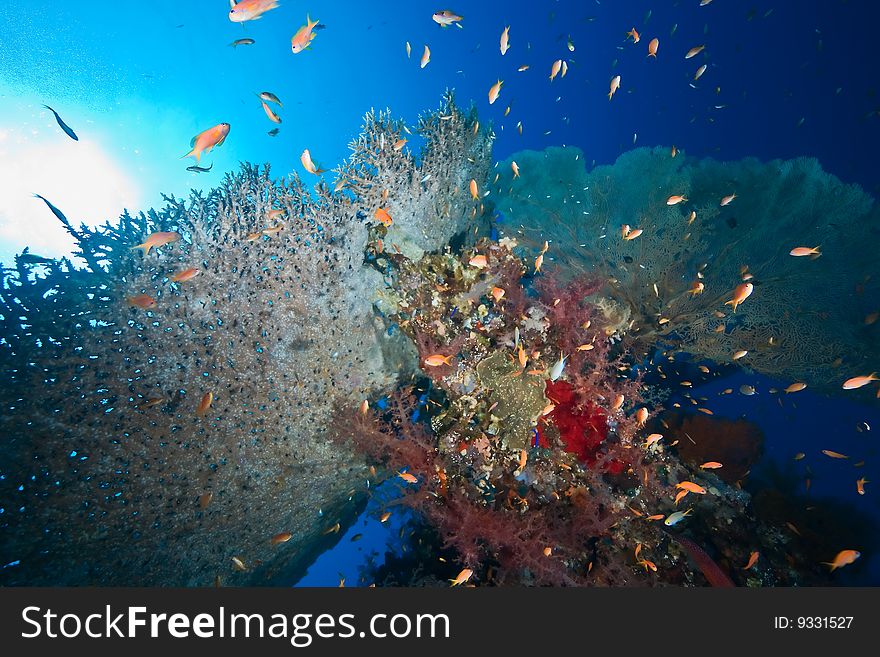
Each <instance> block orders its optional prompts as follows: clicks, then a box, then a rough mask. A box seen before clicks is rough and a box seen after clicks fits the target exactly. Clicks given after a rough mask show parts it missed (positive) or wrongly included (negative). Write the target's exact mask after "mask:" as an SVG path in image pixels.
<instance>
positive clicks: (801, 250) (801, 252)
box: [788, 246, 822, 258]
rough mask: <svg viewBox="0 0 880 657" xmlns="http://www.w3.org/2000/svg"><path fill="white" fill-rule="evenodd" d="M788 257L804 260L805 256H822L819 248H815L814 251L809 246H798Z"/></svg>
mask: <svg viewBox="0 0 880 657" xmlns="http://www.w3.org/2000/svg"><path fill="white" fill-rule="evenodd" d="M788 255H793V256H795V257H801V258H802V257H803V256H813V255H814V256H820V255H822V254H821V253H820V252H819V247H818V246H814V247H813V248H812V249H811V248H810V247H808V246H796V247H795V248H793V249H792V250H791V251H789V252H788Z"/></svg>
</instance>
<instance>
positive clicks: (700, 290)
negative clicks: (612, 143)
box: [493, 148, 880, 395]
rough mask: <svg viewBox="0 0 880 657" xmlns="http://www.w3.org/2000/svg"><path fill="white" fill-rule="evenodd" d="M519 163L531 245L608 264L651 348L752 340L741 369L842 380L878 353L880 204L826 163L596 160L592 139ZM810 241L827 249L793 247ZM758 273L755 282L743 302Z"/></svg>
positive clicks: (510, 219) (572, 259) (508, 195)
mask: <svg viewBox="0 0 880 657" xmlns="http://www.w3.org/2000/svg"><path fill="white" fill-rule="evenodd" d="M510 160H515V161H516V162H517V164H518V166H519V170H520V171H522V175H521V176H519V177H514V176H513V173H512V172H511V171H510V169H511V166H510V161H506V162H504V163H501V164H499V172H500V173H501V176H500V179H499V181H498V183H497V184H496V185H495V187H494V188H493V191H494V192H496V193H497V197H496V198H495V203H496V207H497V209H498V210H499V211H500V212H501V215H502V217H501V221H502V222H501V223H500V224H499V227H500V228H501V229H502V230H503V231H505V232H506V233H507V234H509V235H511V236H516V237H518V238H519V240H520V242H522V243H523V244H525V245H528V246H529V247H531V249H537V248H538V247H539V246H540V245H541V244H543V242H544V241H549V243H550V245H551V249H550V252H549V253H548V254H547V258H548V260H555V261H556V262H558V263H561V264H564V265H565V267H563V268H564V269H568V268H570V269H571V270H572V271H574V272H579V271H586V272H592V273H594V274H596V275H598V276H601V277H602V279H603V281H604V282H605V286H604V287H603V293H605V294H608V295H609V296H611V297H612V298H613V299H614V300H615V301H616V302H617V303H618V304H620V306H622V307H623V308H625V309H626V310H625V312H624V313H622V316H627V315H628V317H629V322H631V324H630V326H629V330H628V339H629V340H632V341H635V343H636V344H640V345H641V346H642V348H643V349H644V350H647V349H651V348H653V347H654V346H655V345H656V344H658V343H659V344H661V345H662V344H666V345H667V346H669V347H670V348H672V349H681V350H682V351H684V352H687V353H690V354H692V355H694V356H695V357H697V358H706V359H711V360H713V361H715V362H719V363H728V362H731V360H732V357H733V355H734V354H736V353H737V352H743V351H744V352H747V354H745V355H744V357H742V359H741V360H739V361H738V363H739V364H740V365H743V366H745V367H750V368H753V369H755V370H757V371H759V372H762V373H765V374H769V375H772V376H776V377H780V378H783V379H788V380H792V381H804V382H807V383H809V384H810V385H811V386H815V387H820V388H826V389H829V390H831V389H837V390H839V389H840V385H841V383H842V381H843V380H844V379H846V378H848V376H849V375H847V374H846V373H847V372H854V373H860V372H861V371H862V370H863V369H864V368H866V367H867V368H868V369H866V370H865V371H871V366H872V364H874V363H876V362H877V361H878V353H880V324H877V323H874V322H873V321H872V320H871V319H870V317H871V316H872V313H875V312H876V311H877V310H878V308H880V275H871V272H875V273H877V272H878V267H877V259H876V249H875V242H876V230H877V225H878V218H880V215H878V212H880V210H878V208H877V206H876V205H874V203H873V201H872V199H871V197H869V196H868V195H867V194H865V193H864V192H863V191H862V190H861V189H860V188H859V187H857V186H855V185H846V184H844V183H842V182H841V181H840V180H838V179H837V178H835V177H834V176H832V175H830V174H828V173H826V172H824V171H823V170H822V168H821V166H820V165H819V163H818V162H817V161H816V160H815V159H810V158H801V159H796V160H790V161H780V160H774V161H771V162H767V163H762V162H759V161H758V160H756V159H754V158H749V159H744V160H741V161H738V162H717V161H714V160H710V159H704V160H698V159H695V158H691V157H686V156H685V155H684V154H683V153H679V154H678V156H677V157H673V156H672V154H671V153H670V151H669V150H668V149H663V148H654V149H647V148H639V149H635V150H632V151H629V152H627V153H624V154H622V155H621V156H620V157H619V158H618V159H617V161H616V162H615V163H614V164H612V165H607V166H597V167H595V168H593V169H592V170H589V171H588V170H587V168H586V163H585V161H584V157H583V154H582V153H581V151H579V150H578V149H576V148H548V149H547V150H546V151H542V152H537V151H523V152H520V153H516V154H514V155H513V156H512V157H511V158H510ZM734 195H735V196H734ZM677 197H683V198H682V199H679V198H677ZM638 231H641V232H638ZM855 236H858V237H859V239H855V240H854V239H853V238H854V237H855ZM799 246H806V247H811V248H812V247H820V248H819V251H820V253H821V256H816V255H814V256H812V257H793V256H791V255H789V252H790V251H791V250H792V249H794V248H795V247H799ZM532 253H534V251H532ZM561 269H562V268H561ZM745 282H748V283H751V284H752V285H753V292H752V294H751V295H750V296H749V297H748V298H747V299H746V300H745V301H744V302H743V303H742V304H741V305H739V307H736V308H735V312H734V307H733V306H732V304H730V303H728V302H729V301H730V300H731V299H732V298H733V295H734V290H735V289H736V288H737V286H739V285H741V284H743V283H745ZM867 394H868V393H866V395H867Z"/></svg>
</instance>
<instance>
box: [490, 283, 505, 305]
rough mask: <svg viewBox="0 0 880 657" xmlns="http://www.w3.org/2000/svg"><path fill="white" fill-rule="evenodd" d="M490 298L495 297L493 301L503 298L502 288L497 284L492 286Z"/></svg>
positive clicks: (496, 301)
mask: <svg viewBox="0 0 880 657" xmlns="http://www.w3.org/2000/svg"><path fill="white" fill-rule="evenodd" d="M492 298H493V299H495V303H498V302H499V301H501V299H503V298H504V288H501V287H498V286H497V285H496V286H495V287H493V288H492Z"/></svg>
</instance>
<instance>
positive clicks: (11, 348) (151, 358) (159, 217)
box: [0, 95, 492, 585]
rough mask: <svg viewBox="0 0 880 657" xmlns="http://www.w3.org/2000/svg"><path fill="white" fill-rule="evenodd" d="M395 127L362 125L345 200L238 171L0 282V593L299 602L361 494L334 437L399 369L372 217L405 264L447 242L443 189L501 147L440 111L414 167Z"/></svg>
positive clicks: (455, 204) (460, 206)
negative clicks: (276, 589)
mask: <svg viewBox="0 0 880 657" xmlns="http://www.w3.org/2000/svg"><path fill="white" fill-rule="evenodd" d="M440 117H443V118H444V120H441V118H440ZM402 128H403V124H402V123H401V122H399V121H395V120H393V119H391V118H390V117H389V116H388V115H387V114H386V113H372V112H371V113H370V114H368V115H367V118H366V123H365V126H364V129H363V132H362V134H361V136H360V137H359V138H358V139H356V140H355V141H354V142H353V144H352V155H351V159H350V160H349V161H348V162H347V163H345V164H343V165H342V166H341V167H340V168H339V170H338V172H339V176H340V178H339V181H338V182H337V185H336V188H335V189H333V190H331V188H330V187H329V186H328V185H326V184H324V183H323V182H321V183H320V184H319V185H318V186H317V188H316V189H314V190H310V189H309V186H308V185H307V184H306V183H305V182H304V181H303V180H301V179H300V178H298V177H297V176H296V175H293V176H292V177H290V178H287V179H282V180H277V179H273V178H272V177H271V176H270V174H269V170H268V168H259V167H256V166H250V165H244V166H242V168H241V170H240V171H239V172H238V173H235V174H230V175H227V176H226V178H225V180H224V182H223V183H222V185H221V186H220V187H218V188H217V189H214V190H212V191H210V192H209V193H207V194H201V193H193V194H192V195H191V196H190V198H189V199H188V200H181V199H174V198H167V199H166V200H167V205H166V206H165V207H164V208H162V209H161V210H150V211H149V212H147V213H141V214H138V215H137V216H131V215H129V214H125V215H123V217H121V219H120V220H119V221H118V222H108V223H106V224H105V225H103V226H101V227H99V228H97V229H90V228H88V227H86V226H82V227H80V228H75V227H74V226H73V225H72V224H71V223H70V222H69V221H67V220H66V218H65V219H62V220H63V221H64V223H65V227H66V228H67V230H68V231H69V232H70V233H71V234H72V235H73V237H74V238H75V240H76V243H77V248H78V253H77V254H76V255H77V256H78V257H79V258H80V259H81V260H82V261H84V262H85V263H86V264H85V266H78V265H77V264H74V262H73V261H72V260H70V259H65V260H63V261H51V260H49V261H46V260H44V259H39V258H34V257H33V256H31V255H30V254H29V253H27V252H25V253H23V254H22V255H21V256H19V257H18V258H17V259H16V266H15V268H14V269H12V270H7V269H4V270H3V272H4V282H3V286H2V290H0V335H2V336H3V339H2V340H0V372H2V376H3V378H4V382H5V383H4V385H3V386H2V388H0V408H2V413H0V435H2V436H3V444H2V454H3V458H4V465H3V471H4V474H6V475H7V476H5V477H3V478H2V481H0V492H2V499H4V500H5V501H6V502H5V504H4V507H6V511H7V512H6V513H4V514H3V516H2V519H0V529H2V532H3V545H4V554H5V555H6V556H7V557H8V558H7V559H6V561H4V563H6V562H9V561H13V560H17V561H19V562H20V563H19V565H18V566H16V567H15V568H9V569H6V570H4V571H3V573H2V578H3V581H5V582H6V583H9V584H43V585H59V584H103V585H122V584H127V585H158V584H163V585H206V584H209V583H211V582H212V581H214V580H215V578H219V579H220V580H221V581H223V582H227V581H231V582H233V583H259V582H267V581H269V582H272V581H287V582H289V581H291V580H292V579H295V578H296V575H297V573H301V572H302V571H303V569H304V568H305V566H306V565H307V564H308V563H309V561H310V559H311V557H312V556H314V554H315V552H316V550H317V547H316V546H317V542H318V540H319V539H320V537H321V534H322V533H323V532H324V531H325V530H326V529H328V528H332V527H334V524H335V523H337V522H338V521H341V522H342V523H343V524H344V523H345V522H346V519H347V518H351V517H352V516H353V514H354V513H355V512H356V506H357V504H358V502H359V501H360V500H362V499H363V493H364V491H365V481H366V479H367V478H368V476H369V475H368V474H367V471H366V469H365V466H364V465H363V463H361V462H359V461H357V460H355V459H352V458H351V454H350V453H348V452H346V451H345V450H340V448H339V447H338V446H334V445H331V444H329V443H328V442H327V441H326V438H325V436H324V432H325V428H326V425H327V422H328V419H329V417H330V414H331V411H332V409H333V408H334V407H335V406H336V405H340V404H347V403H354V402H355V401H357V400H359V399H361V398H362V397H363V396H365V395H368V394H371V393H372V392H374V391H377V390H379V389H382V388H384V387H386V386H388V385H391V384H392V383H393V382H394V381H395V380H396V377H397V376H398V375H399V373H400V371H401V367H402V366H403V364H405V363H406V362H407V359H408V353H409V352H408V349H409V348H410V347H409V346H408V345H406V344H403V343H402V341H401V340H400V339H399V337H391V336H389V334H388V332H387V331H386V325H385V323H384V322H383V320H382V318H381V317H380V316H379V315H378V314H377V312H376V311H375V308H374V305H373V301H374V300H376V299H377V296H378V295H379V293H380V292H381V290H382V288H383V287H384V283H383V280H382V276H381V274H380V273H379V272H377V271H375V269H374V268H373V267H371V266H365V264H364V252H365V248H366V246H367V242H368V236H369V234H370V233H371V231H373V230H374V229H375V228H376V226H378V225H380V224H379V222H377V221H376V220H375V219H374V213H375V211H376V209H377V208H378V207H379V206H380V204H382V205H384V206H385V207H387V208H390V212H391V213H392V214H393V216H394V221H393V225H392V226H391V228H392V232H391V235H392V236H394V237H393V238H392V239H394V240H398V239H399V240H400V241H401V242H402V243H404V245H405V244H406V243H409V242H412V243H413V244H417V245H418V247H419V248H434V247H436V246H437V245H438V244H442V243H445V242H446V241H448V240H449V239H450V238H451V237H452V236H453V234H454V233H456V232H459V231H461V230H462V228H463V227H464V226H465V225H466V224H467V223H468V222H469V221H470V220H471V217H472V215H473V214H474V212H473V210H474V204H473V203H468V202H466V201H461V202H459V201H458V200H453V201H452V202H450V201H449V194H448V192H449V189H450V188H452V187H453V186H456V185H461V184H462V181H464V180H468V179H470V178H473V177H478V178H480V179H481V180H482V179H483V178H484V177H485V171H486V169H487V168H488V161H489V154H490V144H491V140H492V137H491V134H490V133H489V132H487V131H486V130H482V131H480V130H477V129H475V128H476V123H475V118H473V117H471V118H467V117H465V116H464V115H463V114H462V113H461V111H460V110H459V109H458V108H456V106H455V104H454V102H453V101H452V97H451V95H448V96H447V97H446V98H445V99H444V102H443V105H442V107H441V108H440V109H439V110H438V111H436V112H434V113H431V114H428V115H426V116H425V117H424V118H423V119H422V121H421V124H420V130H421V133H422V135H423V136H424V137H425V140H426V143H425V147H424V149H423V150H422V153H421V160H420V162H416V160H415V158H414V157H413V156H412V155H410V154H408V153H406V152H405V151H399V150H397V149H395V148H394V144H395V143H396V140H398V139H400V136H401V130H402ZM59 214H60V211H59ZM62 217H63V215H61V216H59V219H61V218H62ZM156 233H169V234H170V238H169V239H168V240H167V241H168V243H167V244H164V245H162V246H158V247H156V248H149V249H148V248H146V246H145V247H143V248H141V249H137V250H132V247H133V246H135V245H138V244H143V243H145V242H146V241H148V240H150V239H153V240H156V239H157V238H156ZM398 235H399V236H400V237H397V236H398ZM151 236H152V238H151ZM407 236H409V237H407ZM417 236H418V237H417ZM407 240H409V242H408V241H407ZM160 241H163V240H160ZM389 241H390V240H389ZM389 246H390V245H389ZM397 335H398V336H399V334H397ZM335 526H336V530H337V531H338V525H335ZM281 532H289V533H290V535H291V536H290V540H289V541H286V542H282V543H279V544H277V545H276V544H272V542H271V541H270V538H271V537H272V536H274V535H276V534H278V533H281ZM233 558H235V560H233Z"/></svg>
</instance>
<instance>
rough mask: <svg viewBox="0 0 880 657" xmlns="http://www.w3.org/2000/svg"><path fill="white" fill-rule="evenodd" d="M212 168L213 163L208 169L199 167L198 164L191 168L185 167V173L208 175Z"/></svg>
mask: <svg viewBox="0 0 880 657" xmlns="http://www.w3.org/2000/svg"><path fill="white" fill-rule="evenodd" d="M213 167H214V163H213V162H211V166H209V167H200V166H199V165H198V164H193V165H192V166H191V167H187V168H186V170H187V171H192V172H194V173H208V171H210V170H211V169H212V168H213Z"/></svg>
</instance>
